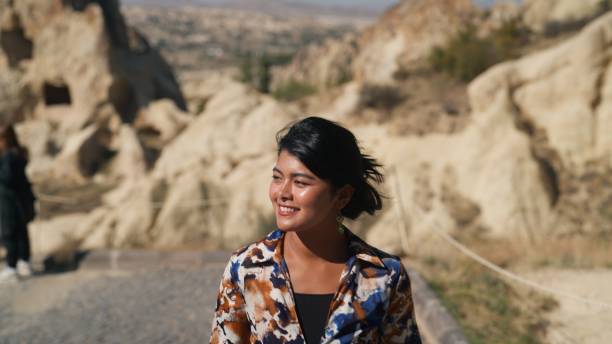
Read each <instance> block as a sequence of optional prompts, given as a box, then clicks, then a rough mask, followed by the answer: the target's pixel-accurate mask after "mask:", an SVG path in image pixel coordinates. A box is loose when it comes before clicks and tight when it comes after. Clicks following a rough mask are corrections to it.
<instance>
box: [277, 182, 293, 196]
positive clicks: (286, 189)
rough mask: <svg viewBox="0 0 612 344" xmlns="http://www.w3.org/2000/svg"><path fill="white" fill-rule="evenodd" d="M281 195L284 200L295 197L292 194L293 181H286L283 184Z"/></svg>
mask: <svg viewBox="0 0 612 344" xmlns="http://www.w3.org/2000/svg"><path fill="white" fill-rule="evenodd" d="M280 196H281V199H283V200H287V199H291V198H292V197H293V195H292V194H291V183H289V181H285V182H284V183H283V185H282V186H281V189H280Z"/></svg>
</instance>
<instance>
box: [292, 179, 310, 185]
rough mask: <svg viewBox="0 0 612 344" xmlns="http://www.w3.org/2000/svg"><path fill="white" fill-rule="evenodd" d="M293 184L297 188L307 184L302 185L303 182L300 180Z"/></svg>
mask: <svg viewBox="0 0 612 344" xmlns="http://www.w3.org/2000/svg"><path fill="white" fill-rule="evenodd" d="M295 184H296V185H297V186H306V185H308V184H306V183H304V182H303V181H301V180H296V181H295Z"/></svg>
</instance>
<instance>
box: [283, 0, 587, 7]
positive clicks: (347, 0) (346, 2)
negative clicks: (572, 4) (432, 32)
mask: <svg viewBox="0 0 612 344" xmlns="http://www.w3.org/2000/svg"><path fill="white" fill-rule="evenodd" d="M289 1H290V2H304V3H310V4H317V5H342V6H366V7H373V8H377V7H378V8H386V7H389V6H390V5H392V4H395V3H396V2H398V0H289ZM502 1H511V2H521V1H522V0H474V2H475V3H476V4H478V5H481V6H491V5H492V4H494V3H496V2H502ZM577 1H578V0H577Z"/></svg>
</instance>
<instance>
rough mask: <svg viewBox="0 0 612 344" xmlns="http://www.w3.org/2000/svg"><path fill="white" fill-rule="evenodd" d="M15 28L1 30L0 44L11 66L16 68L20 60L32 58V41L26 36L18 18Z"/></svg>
mask: <svg viewBox="0 0 612 344" xmlns="http://www.w3.org/2000/svg"><path fill="white" fill-rule="evenodd" d="M15 20H16V21H17V22H16V24H15V25H14V27H13V28H10V29H6V30H2V31H0V46H1V47H2V50H3V51H4V54H5V55H6V58H7V60H8V64H9V67H11V68H15V67H17V66H18V65H19V62H21V61H23V60H29V59H31V58H32V41H30V40H29V39H27V38H26V36H25V35H24V32H23V28H22V27H21V25H20V23H19V20H18V18H16V19H15Z"/></svg>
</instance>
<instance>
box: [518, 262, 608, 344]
mask: <svg viewBox="0 0 612 344" xmlns="http://www.w3.org/2000/svg"><path fill="white" fill-rule="evenodd" d="M524 275H525V277H526V278H528V279H530V280H532V281H534V282H537V283H539V284H541V285H543V286H546V287H549V288H554V289H556V290H559V291H562V292H564V293H568V294H573V295H576V296H581V297H583V298H587V299H590V300H594V301H597V302H601V303H605V304H608V305H612V269H589V270H582V269H559V268H547V269H542V270H536V271H532V272H529V273H526V274H524ZM554 298H555V299H556V300H557V302H558V303H559V306H558V307H556V308H555V309H554V310H553V311H552V312H551V313H550V314H549V315H548V319H549V321H550V326H549V327H548V330H547V341H548V342H549V343H589V344H608V343H611V342H612V326H611V325H610V324H612V308H604V307H600V306H596V305H589V304H585V303H582V302H580V301H577V300H574V299H571V298H568V297H562V296H555V297H554Z"/></svg>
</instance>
